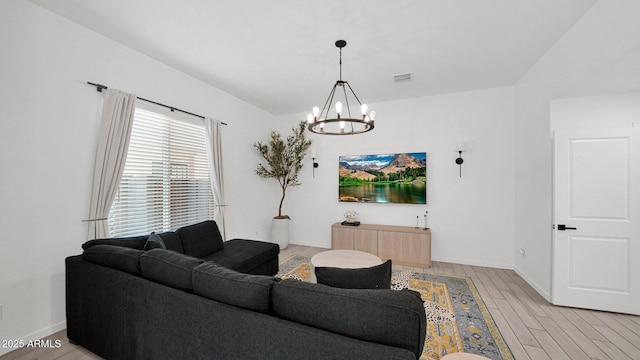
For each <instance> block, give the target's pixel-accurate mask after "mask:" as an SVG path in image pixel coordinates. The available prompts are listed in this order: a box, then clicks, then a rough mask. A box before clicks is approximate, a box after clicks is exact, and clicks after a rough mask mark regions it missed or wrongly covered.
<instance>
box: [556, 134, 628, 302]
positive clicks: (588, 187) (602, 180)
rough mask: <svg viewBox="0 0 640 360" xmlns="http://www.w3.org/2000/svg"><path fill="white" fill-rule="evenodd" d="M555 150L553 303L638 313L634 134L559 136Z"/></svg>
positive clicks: (557, 135) (557, 136)
mask: <svg viewBox="0 0 640 360" xmlns="http://www.w3.org/2000/svg"><path fill="white" fill-rule="evenodd" d="M554 145H555V148H554V151H555V158H554V178H555V179H554V203H555V208H554V217H555V219H554V223H555V224H554V245H553V251H554V253H553V292H552V298H553V303H554V304H556V305H564V306H572V307H581V308H588V309H598V310H605V311H613V312H623V313H629V314H640V220H639V217H640V205H639V204H640V132H639V129H638V128H621V129H587V130H571V131H558V132H556V133H555V143H554ZM563 226H564V227H565V230H563V229H562V228H563ZM573 228H575V229H573Z"/></svg>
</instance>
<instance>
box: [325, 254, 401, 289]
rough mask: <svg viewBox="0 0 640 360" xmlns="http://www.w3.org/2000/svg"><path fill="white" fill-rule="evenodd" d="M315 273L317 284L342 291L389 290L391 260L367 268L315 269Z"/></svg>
mask: <svg viewBox="0 0 640 360" xmlns="http://www.w3.org/2000/svg"><path fill="white" fill-rule="evenodd" d="M315 271H316V278H317V280H318V284H324V285H328V286H332V287H337V288H343V289H387V290H389V289H390V288H391V260H387V261H386V262H385V263H384V264H380V265H376V266H372V267H368V268H360V269H342V268H335V267H316V268H315Z"/></svg>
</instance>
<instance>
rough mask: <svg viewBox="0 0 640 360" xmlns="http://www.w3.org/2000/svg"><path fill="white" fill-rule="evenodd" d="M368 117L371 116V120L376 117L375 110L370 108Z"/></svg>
mask: <svg viewBox="0 0 640 360" xmlns="http://www.w3.org/2000/svg"><path fill="white" fill-rule="evenodd" d="M369 117H370V118H371V121H373V120H375V119H376V112H375V111H373V110H371V112H369Z"/></svg>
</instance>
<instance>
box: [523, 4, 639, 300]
mask: <svg viewBox="0 0 640 360" xmlns="http://www.w3.org/2000/svg"><path fill="white" fill-rule="evenodd" d="M638 17H640V2H638V1H634V0H611V1H599V2H598V3H596V4H595V5H594V6H593V7H592V8H591V9H590V10H589V11H588V12H587V13H586V14H585V16H584V17H582V18H581V19H580V20H579V21H578V22H577V23H576V24H575V25H574V26H573V27H572V28H571V29H570V30H569V31H568V32H567V33H566V34H565V35H564V36H563V37H562V38H561V39H560V40H559V41H558V42H557V43H556V44H555V45H554V46H553V47H552V48H551V49H550V50H549V52H547V54H545V55H544V56H543V57H542V58H541V59H540V60H539V61H538V62H537V63H536V64H535V65H534V66H533V67H532V68H531V69H530V70H529V71H528V72H527V74H525V75H524V76H523V77H522V78H521V79H520V80H519V81H518V83H517V84H516V86H515V140H516V147H515V156H516V158H515V160H516V170H515V192H516V195H515V202H516V209H515V231H516V236H515V247H514V250H515V251H516V253H515V254H514V256H515V270H516V271H517V272H518V273H519V274H520V275H521V276H522V277H523V278H524V279H525V280H527V281H528V282H529V284H531V285H532V286H533V287H534V288H536V290H537V291H538V292H539V293H541V294H542V295H543V296H545V297H546V298H547V299H550V298H551V276H552V272H551V271H552V269H551V259H552V253H551V240H552V228H551V226H552V218H551V210H552V200H553V199H552V182H551V181H552V178H551V176H552V154H551V124H550V115H549V114H550V105H549V104H550V101H551V100H553V99H558V98H562V97H567V95H566V94H568V93H571V92H572V91H574V88H575V87H576V86H583V85H584V84H585V82H586V83H588V84H589V88H590V89H591V91H597V90H598V89H599V88H606V89H608V91H613V90H614V89H615V88H616V86H615V84H611V83H607V84H604V83H603V84H601V85H598V84H594V83H591V82H589V81H590V80H592V77H593V76H594V75H595V74H598V73H600V72H601V71H602V70H603V69H605V68H607V67H608V65H610V64H619V63H624V62H619V61H618V60H619V59H621V58H624V57H625V56H626V55H627V54H629V53H631V52H632V51H633V50H634V49H637V47H638V46H640V23H639V22H638V21H637V19H638ZM636 68H637V66H636ZM615 73H617V74H625V76H624V77H625V78H628V77H630V78H635V79H640V73H638V71H637V69H635V70H634V69H633V68H632V69H631V70H627V69H625V68H622V69H616V71H615ZM600 80H602V81H606V80H607V79H600ZM638 85H640V81H639V84H638ZM628 87H629V84H624V88H625V89H628ZM520 248H523V249H525V250H526V255H525V256H520V255H519V254H517V251H518V249H520Z"/></svg>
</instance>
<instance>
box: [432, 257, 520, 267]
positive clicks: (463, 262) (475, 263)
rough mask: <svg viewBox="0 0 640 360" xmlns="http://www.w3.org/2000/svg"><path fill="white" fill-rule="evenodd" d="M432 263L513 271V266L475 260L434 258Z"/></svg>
mask: <svg viewBox="0 0 640 360" xmlns="http://www.w3.org/2000/svg"><path fill="white" fill-rule="evenodd" d="M431 261H439V262H446V263H452V264H460V265H471V266H483V267H491V268H497V269H507V270H512V269H513V264H503V263H492V262H484V261H474V260H468V259H456V258H446V257H434V258H431Z"/></svg>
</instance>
